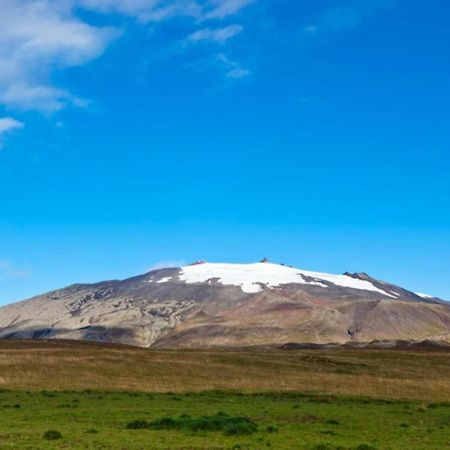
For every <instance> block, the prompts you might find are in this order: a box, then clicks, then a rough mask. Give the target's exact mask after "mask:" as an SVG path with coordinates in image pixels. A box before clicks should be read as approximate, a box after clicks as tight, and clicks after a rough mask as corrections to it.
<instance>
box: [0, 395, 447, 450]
mask: <svg viewBox="0 0 450 450" xmlns="http://www.w3.org/2000/svg"><path fill="white" fill-rule="evenodd" d="M51 394H52V395H49V392H26V391H2V392H1V393H0V411H1V414H0V449H18V450H19V449H20V450H22V449H27V448H30V449H31V448H32V449H62V448H70V449H130V450H137V449H143V448H149V449H150V448H151V449H157V450H158V449H161V450H162V449H165V450H167V449H171V450H181V449H205V450H206V449H208V450H209V449H230V450H231V449H246V450H250V449H253V450H256V449H258V450H260V449H264V448H273V449H281V450H291V449H293V448H295V449H300V450H302V449H304V450H317V449H322V450H336V449H341V450H384V449H391V450H403V449H405V448H407V449H408V450H415V449H417V450H419V449H420V450H423V449H434V450H442V449H444V448H448V447H449V446H450V403H446V402H439V403H433V402H429V403H426V402H422V401H406V400H380V399H369V398H364V397H363V398H356V397H343V396H329V395H326V396H324V395H318V394H299V393H294V392H292V393H289V392H284V393H264V394H261V393H260V394H256V393H253V394H242V393H238V392H234V393H233V392H225V391H213V392H203V393H186V394H181V395H179V394H173V393H166V394H155V393H153V394H150V393H137V392H128V393H127V392H102V391H60V392H53V393H51ZM74 400H76V403H77V404H78V407H77V408H74V409H66V408H59V407H58V406H59V405H60V404H71V403H73V402H74ZM16 403H20V404H21V408H11V407H10V406H11V405H14V404H16ZM405 425H407V426H406V427H405ZM50 427H51V428H50Z"/></svg>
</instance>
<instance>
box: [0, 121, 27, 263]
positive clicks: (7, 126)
mask: <svg viewBox="0 0 450 450" xmlns="http://www.w3.org/2000/svg"><path fill="white" fill-rule="evenodd" d="M23 127H24V124H23V122H20V121H18V120H16V119H13V118H12V117H2V118H0V148H1V147H2V146H3V139H4V137H5V136H6V135H7V134H9V133H11V132H12V131H14V130H20V129H22V128H23ZM1 267H2V266H1V261H0V269H1Z"/></svg>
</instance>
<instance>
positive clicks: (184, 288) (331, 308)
mask: <svg viewBox="0 0 450 450" xmlns="http://www.w3.org/2000/svg"><path fill="white" fill-rule="evenodd" d="M0 338H9V339H13V338H14V339H23V338H30V339H36V338H46V339H52V338H58V339H81V340H94V341H102V342H115V343H124V344H130V345H136V346H141V347H150V346H153V347H238V346H239V347H242V346H245V347H247V346H266V345H268V346H283V345H286V344H289V345H292V344H349V343H354V344H356V343H370V342H372V341H397V340H401V341H412V342H414V341H416V342H421V341H428V342H450V304H449V303H447V302H444V301H443V300H441V299H438V298H434V297H432V296H429V295H425V294H417V293H414V292H411V291H409V290H407V289H404V288H401V287H398V286H395V285H393V284H390V283H386V282H383V281H380V280H377V279H375V278H372V277H370V276H369V275H367V274H366V273H345V274H343V275H331V274H325V273H319V272H310V271H305V270H301V269H296V268H293V267H288V266H284V265H279V264H272V263H270V262H268V261H267V260H263V261H262V262H260V263H254V264H213V263H205V262H203V261H200V262H198V263H194V264H191V265H189V266H185V267H182V268H167V269H160V270H154V271H151V272H149V273H146V274H144V275H140V276H137V277H134V278H129V279H127V280H123V281H105V282H100V283H96V284H75V285H72V286H69V287H66V288H63V289H59V290H56V291H52V292H49V293H47V294H43V295H40V296H37V297H34V298H32V299H29V300H25V301H22V302H19V303H15V304H11V305H8V306H5V307H2V308H0Z"/></svg>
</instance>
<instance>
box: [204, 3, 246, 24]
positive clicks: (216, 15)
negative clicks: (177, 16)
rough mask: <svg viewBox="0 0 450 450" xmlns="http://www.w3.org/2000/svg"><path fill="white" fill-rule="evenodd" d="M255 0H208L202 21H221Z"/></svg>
mask: <svg viewBox="0 0 450 450" xmlns="http://www.w3.org/2000/svg"><path fill="white" fill-rule="evenodd" d="M254 2H255V0H210V1H209V2H207V6H206V11H205V12H204V13H203V19H223V18H225V17H228V16H231V15H233V14H236V13H238V12H239V11H240V10H241V9H243V8H245V7H246V6H249V5H250V4H252V3H254Z"/></svg>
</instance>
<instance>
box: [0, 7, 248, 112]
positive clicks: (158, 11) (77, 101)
mask: <svg viewBox="0 0 450 450" xmlns="http://www.w3.org/2000/svg"><path fill="white" fill-rule="evenodd" d="M251 3H252V0H61V1H54V0H2V2H1V14H0V104H1V105H3V106H5V107H6V108H9V109H15V110H23V111H27V110H37V111H41V112H44V113H47V114H49V113H53V112H55V111H58V110H61V109H62V108H64V107H66V106H68V105H74V106H78V107H79V106H85V105H86V104H87V101H86V100H84V99H82V98H80V97H79V96H78V95H75V94H73V93H72V92H70V91H68V90H66V89H62V88H60V87H58V86H54V85H53V83H52V81H51V80H52V74H53V73H54V72H55V71H57V70H62V69H65V68H68V67H73V66H80V65H83V64H86V63H88V62H89V61H91V60H93V59H95V58H97V57H99V56H100V55H102V54H103V53H104V51H105V49H106V48H107V47H108V45H109V43H110V42H111V41H113V40H114V39H116V38H117V37H118V36H120V34H121V33H122V32H124V29H122V28H125V27H126V21H124V22H123V26H122V25H119V26H117V25H115V26H114V27H113V26H99V25H93V24H92V23H88V22H87V20H86V19H85V17H86V15H85V14H80V13H81V12H83V11H92V12H95V13H98V14H104V15H107V14H115V15H116V16H117V15H118V16H119V17H120V16H128V17H133V18H135V19H136V20H138V21H140V22H142V23H148V22H159V21H164V20H168V19H170V18H173V17H177V16H184V17H191V18H192V19H193V23H196V24H197V26H198V25H199V24H200V23H203V22H204V21H208V20H220V19H223V18H226V17H229V16H231V15H234V14H236V13H238V12H239V11H241V10H242V9H243V8H244V7H246V6H248V5H249V4H251ZM103 22H104V21H103ZM114 23H115V24H117V23H119V24H120V23H121V22H118V21H117V20H115V21H114ZM240 31H241V28H240V27H239V26H238V25H231V26H229V27H224V28H217V29H210V28H203V29H200V30H198V31H197V32H194V33H193V34H191V40H192V41H195V40H197V41H199V40H212V41H215V42H218V43H225V42H226V41H227V40H228V39H230V38H231V37H232V36H234V35H235V34H237V33H239V32H240Z"/></svg>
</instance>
